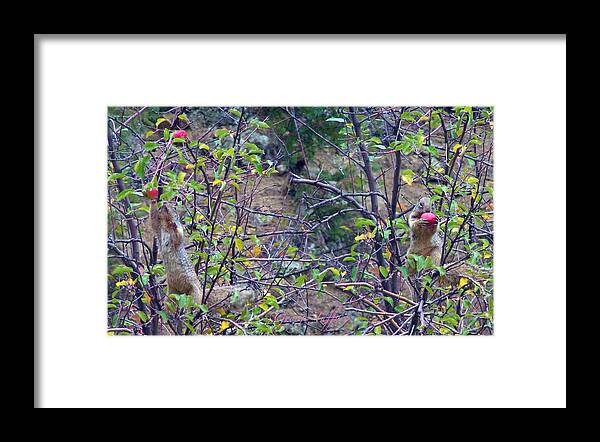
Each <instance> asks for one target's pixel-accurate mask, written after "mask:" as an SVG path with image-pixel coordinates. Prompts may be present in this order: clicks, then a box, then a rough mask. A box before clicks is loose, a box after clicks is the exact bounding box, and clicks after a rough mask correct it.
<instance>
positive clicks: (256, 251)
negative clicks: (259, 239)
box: [252, 244, 262, 257]
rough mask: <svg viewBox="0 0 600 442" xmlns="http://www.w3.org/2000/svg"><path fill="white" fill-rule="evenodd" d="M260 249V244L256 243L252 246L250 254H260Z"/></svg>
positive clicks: (257, 255)
mask: <svg viewBox="0 0 600 442" xmlns="http://www.w3.org/2000/svg"><path fill="white" fill-rule="evenodd" d="M261 251H262V249H261V248H260V246H259V245H258V244H257V245H255V246H254V247H253V248H252V254H253V255H254V256H256V257H259V256H260V253H261Z"/></svg>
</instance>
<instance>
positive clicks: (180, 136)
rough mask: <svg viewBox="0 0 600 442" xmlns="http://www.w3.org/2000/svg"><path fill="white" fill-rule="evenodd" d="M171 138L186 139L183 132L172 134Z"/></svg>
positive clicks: (185, 133) (185, 134)
mask: <svg viewBox="0 0 600 442" xmlns="http://www.w3.org/2000/svg"><path fill="white" fill-rule="evenodd" d="M173 138H186V139H187V132H186V131H184V130H178V131H175V132H173Z"/></svg>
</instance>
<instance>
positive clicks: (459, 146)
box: [452, 143, 462, 152]
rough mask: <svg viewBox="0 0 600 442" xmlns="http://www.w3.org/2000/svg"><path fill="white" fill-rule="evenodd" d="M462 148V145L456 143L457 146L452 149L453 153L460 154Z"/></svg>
mask: <svg viewBox="0 0 600 442" xmlns="http://www.w3.org/2000/svg"><path fill="white" fill-rule="evenodd" d="M461 147H462V146H461V145H460V144H458V143H456V144H455V145H454V147H453V148H452V151H453V152H458V149H460V148H461Z"/></svg>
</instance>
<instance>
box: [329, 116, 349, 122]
mask: <svg viewBox="0 0 600 442" xmlns="http://www.w3.org/2000/svg"><path fill="white" fill-rule="evenodd" d="M325 121H333V122H335V123H345V122H346V120H344V119H343V118H337V117H331V118H328V119H326V120H325Z"/></svg>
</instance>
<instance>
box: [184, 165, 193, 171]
mask: <svg viewBox="0 0 600 442" xmlns="http://www.w3.org/2000/svg"><path fill="white" fill-rule="evenodd" d="M185 168H186V169H187V170H191V169H193V168H194V165H193V164H189V163H188V164H186V165H185Z"/></svg>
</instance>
